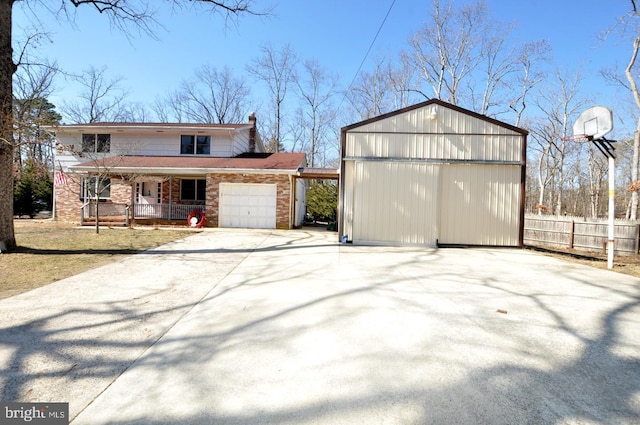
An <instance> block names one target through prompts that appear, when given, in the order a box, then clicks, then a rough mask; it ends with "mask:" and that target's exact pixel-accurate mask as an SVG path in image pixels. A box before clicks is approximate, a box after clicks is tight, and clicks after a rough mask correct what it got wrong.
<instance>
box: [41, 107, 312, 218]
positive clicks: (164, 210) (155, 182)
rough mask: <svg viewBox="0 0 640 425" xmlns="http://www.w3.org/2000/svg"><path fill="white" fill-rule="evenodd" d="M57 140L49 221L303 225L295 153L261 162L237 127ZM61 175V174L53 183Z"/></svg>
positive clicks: (97, 126) (252, 122)
mask: <svg viewBox="0 0 640 425" xmlns="http://www.w3.org/2000/svg"><path fill="white" fill-rule="evenodd" d="M53 130H54V131H55V133H56V155H55V164H56V172H57V174H58V176H64V178H60V179H56V185H55V190H54V215H55V217H56V219H57V220H61V221H70V222H85V221H88V220H91V218H92V217H95V210H96V208H95V206H96V199H98V207H99V208H98V210H99V214H100V216H101V217H102V216H105V215H110V216H120V217H122V218H123V220H124V219H125V217H126V219H127V220H130V219H135V220H154V221H155V222H158V221H162V220H170V221H174V222H175V221H178V220H185V223H186V219H187V217H189V216H190V215H192V213H193V212H194V211H202V212H204V214H205V216H206V225H207V226H214V227H246V228H278V229H290V228H293V227H295V226H298V225H300V224H301V223H302V220H303V217H304V213H305V187H304V182H303V180H299V179H296V175H298V173H299V170H300V169H302V168H303V167H305V165H306V159H305V154H304V153H265V149H264V146H263V143H262V141H261V139H260V137H259V135H258V132H257V130H256V119H255V115H254V114H251V116H250V117H249V121H248V123H245V124H165V123H90V124H73V125H61V126H58V127H56V128H55V129H53ZM61 172H62V173H63V174H61Z"/></svg>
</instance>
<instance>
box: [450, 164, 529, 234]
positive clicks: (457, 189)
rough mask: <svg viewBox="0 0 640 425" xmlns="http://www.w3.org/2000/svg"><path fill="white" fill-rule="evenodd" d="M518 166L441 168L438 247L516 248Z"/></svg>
mask: <svg viewBox="0 0 640 425" xmlns="http://www.w3.org/2000/svg"><path fill="white" fill-rule="evenodd" d="M520 172H521V170H520V166H516V165H514V166H508V165H487V164H460V165H447V166H443V167H442V171H441V177H442V179H441V181H442V185H441V188H440V202H439V203H440V208H441V214H440V238H439V243H440V244H451V245H486V246H518V243H519V242H518V241H519V237H518V235H519V224H520V214H519V208H518V207H519V205H520V201H519V200H520Z"/></svg>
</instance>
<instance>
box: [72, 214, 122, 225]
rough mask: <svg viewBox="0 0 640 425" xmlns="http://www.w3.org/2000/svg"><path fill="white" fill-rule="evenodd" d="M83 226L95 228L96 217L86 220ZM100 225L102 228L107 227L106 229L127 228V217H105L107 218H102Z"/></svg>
mask: <svg viewBox="0 0 640 425" xmlns="http://www.w3.org/2000/svg"><path fill="white" fill-rule="evenodd" d="M82 225H83V226H95V225H96V219H95V217H92V218H85V219H84V221H83V223H82ZM99 225H100V226H105V227H119V226H122V227H124V226H126V225H127V219H126V217H125V216H105V217H100V221H99Z"/></svg>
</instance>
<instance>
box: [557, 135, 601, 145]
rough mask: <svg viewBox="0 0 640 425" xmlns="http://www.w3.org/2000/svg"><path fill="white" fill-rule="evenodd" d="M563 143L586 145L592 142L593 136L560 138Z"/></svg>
mask: <svg viewBox="0 0 640 425" xmlns="http://www.w3.org/2000/svg"><path fill="white" fill-rule="evenodd" d="M560 139H561V140H562V141H563V142H574V143H586V142H592V141H593V136H589V135H588V134H572V135H571V136H563V137H561V138H560Z"/></svg>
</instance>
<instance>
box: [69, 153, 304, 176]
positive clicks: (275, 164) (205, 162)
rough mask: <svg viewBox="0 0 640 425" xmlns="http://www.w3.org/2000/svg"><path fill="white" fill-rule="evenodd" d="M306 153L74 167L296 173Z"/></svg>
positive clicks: (119, 159) (127, 160)
mask: <svg viewBox="0 0 640 425" xmlns="http://www.w3.org/2000/svg"><path fill="white" fill-rule="evenodd" d="M304 165H305V154H304V153H288V152H280V153H273V154H271V155H269V156H267V157H258V158H247V157H235V158H218V157H196V156H113V157H109V158H105V159H98V160H92V161H88V162H84V163H82V164H78V165H75V166H72V168H73V169H75V170H80V171H92V170H95V169H97V168H101V169H103V170H104V169H109V170H110V171H111V172H140V173H144V172H156V173H157V172H158V171H162V170H166V171H169V170H171V171H172V172H175V171H180V170H184V171H192V172H193V171H199V172H202V173H206V172H213V171H227V172H229V171H233V170H256V171H257V170H265V171H268V170H271V171H297V170H298V168H300V167H304Z"/></svg>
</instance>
